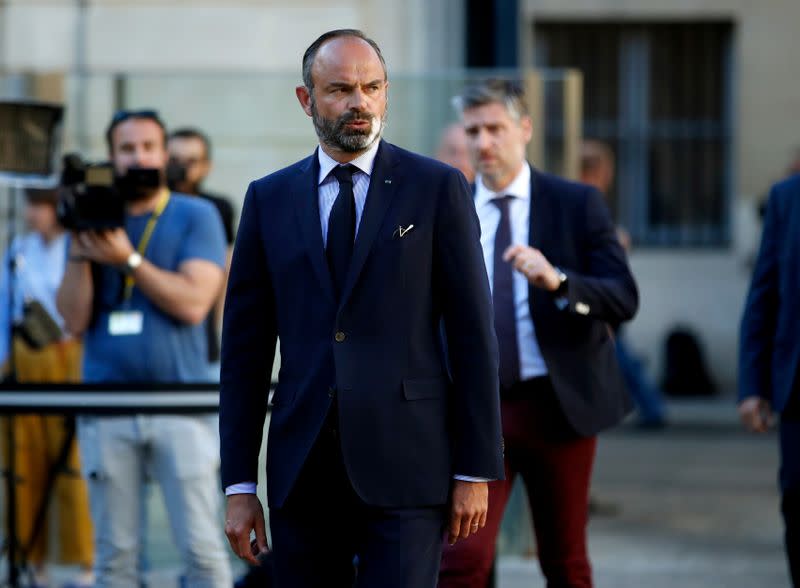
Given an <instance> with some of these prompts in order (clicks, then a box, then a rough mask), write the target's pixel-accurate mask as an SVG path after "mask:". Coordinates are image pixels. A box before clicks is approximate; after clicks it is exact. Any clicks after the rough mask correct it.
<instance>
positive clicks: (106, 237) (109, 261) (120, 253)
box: [72, 228, 134, 266]
mask: <svg viewBox="0 0 800 588" xmlns="http://www.w3.org/2000/svg"><path fill="white" fill-rule="evenodd" d="M74 240H75V241H76V244H75V245H77V246H75V245H73V247H72V253H73V254H74V255H80V256H82V257H86V258H88V259H91V260H92V261H94V262H97V263H102V264H105V265H114V266H120V265H124V264H125V262H127V261H128V257H129V256H130V254H131V253H133V251H134V249H133V245H131V241H130V239H129V238H128V234H127V233H126V232H125V229H122V228H117V229H111V230H108V231H84V232H81V233H78V234H77V235H76V236H75V237H74Z"/></svg>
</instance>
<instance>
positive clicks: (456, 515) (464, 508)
mask: <svg viewBox="0 0 800 588" xmlns="http://www.w3.org/2000/svg"><path fill="white" fill-rule="evenodd" d="M488 507H489V486H488V484H487V483H486V482H465V481H464V480H453V497H452V504H451V506H450V524H449V533H448V539H447V540H448V542H449V543H450V545H453V544H454V543H455V542H456V541H458V540H459V539H466V538H467V537H469V536H470V535H471V534H473V533H477V532H478V529H481V528H483V527H484V526H485V525H486V511H487V509H488Z"/></svg>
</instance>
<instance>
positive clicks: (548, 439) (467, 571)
mask: <svg viewBox="0 0 800 588" xmlns="http://www.w3.org/2000/svg"><path fill="white" fill-rule="evenodd" d="M501 409H502V419H503V437H504V440H505V470H506V479H505V480H502V481H495V482H490V483H489V511H488V515H487V519H486V526H485V527H484V528H483V529H481V530H480V531H478V532H477V533H476V534H475V535H472V536H470V537H469V538H468V539H464V540H461V541H458V542H457V543H456V544H455V545H453V546H450V545H445V548H444V552H443V555H442V566H441V569H440V572H439V588H486V585H487V582H488V578H489V573H490V571H491V568H492V563H493V561H494V556H495V543H496V540H497V535H498V532H499V529H500V523H501V521H502V518H503V513H504V511H505V507H506V503H507V502H508V498H509V496H510V494H511V488H512V485H513V483H514V479H515V478H516V476H517V474H519V475H520V476H521V477H522V481H523V482H524V484H525V489H526V491H527V495H528V500H529V503H530V511H531V515H532V517H533V528H534V532H535V535H536V543H537V548H538V553H539V565H540V566H541V568H542V573H543V574H544V576H545V578H546V580H547V586H548V588H591V587H592V571H591V566H590V564H589V556H588V553H587V549H586V525H587V522H588V513H589V485H590V481H591V475H592V465H593V463H594V456H595V449H596V446H597V438H596V437H580V436H578V435H577V434H576V433H575V432H574V430H573V429H572V428H571V427H570V426H569V424H568V423H567V421H566V418H565V417H564V414H563V412H562V410H561V407H560V405H559V403H558V399H557V398H556V396H555V392H554V391H553V388H552V385H551V384H550V379H549V378H547V377H543V378H535V379H533V380H528V381H526V382H521V383H519V384H517V385H515V386H514V388H512V389H511V390H510V391H508V392H507V393H504V394H503V395H502V400H501Z"/></svg>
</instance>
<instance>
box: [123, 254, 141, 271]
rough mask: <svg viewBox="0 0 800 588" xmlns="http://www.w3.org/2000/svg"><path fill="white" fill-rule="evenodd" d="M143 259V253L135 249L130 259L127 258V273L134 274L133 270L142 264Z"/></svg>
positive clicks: (125, 268)
mask: <svg viewBox="0 0 800 588" xmlns="http://www.w3.org/2000/svg"><path fill="white" fill-rule="evenodd" d="M143 259H144V258H143V257H142V254H141V253H139V252H138V251H134V252H133V253H131V254H130V255H129V256H128V259H126V260H125V267H124V268H123V269H124V270H125V273H126V274H132V273H133V270H135V269H136V268H137V267H139V266H140V265H142V260H143Z"/></svg>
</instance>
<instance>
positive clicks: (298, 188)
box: [292, 151, 335, 301]
mask: <svg viewBox="0 0 800 588" xmlns="http://www.w3.org/2000/svg"><path fill="white" fill-rule="evenodd" d="M318 180H319V159H318V157H317V152H316V151H314V155H312V156H311V157H310V158H309V160H308V162H307V164H306V165H304V166H302V168H301V169H300V173H299V174H298V177H297V181H296V182H294V183H293V184H292V192H293V194H292V196H293V198H294V201H295V210H296V211H297V220H298V221H299V223H300V231H301V233H302V234H303V239H304V241H305V243H306V248H307V249H308V256H309V258H310V259H311V266H312V267H313V268H314V273H315V274H316V275H317V279H319V282H320V285H321V286H322V290H323V291H324V292H325V294H326V295H327V296H328V298H330V300H331V301H333V300H335V297H334V294H333V282H332V280H331V275H330V272H329V271H328V262H327V261H326V260H325V248H324V246H323V244H322V228H321V227H320V220H319V186H318Z"/></svg>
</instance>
